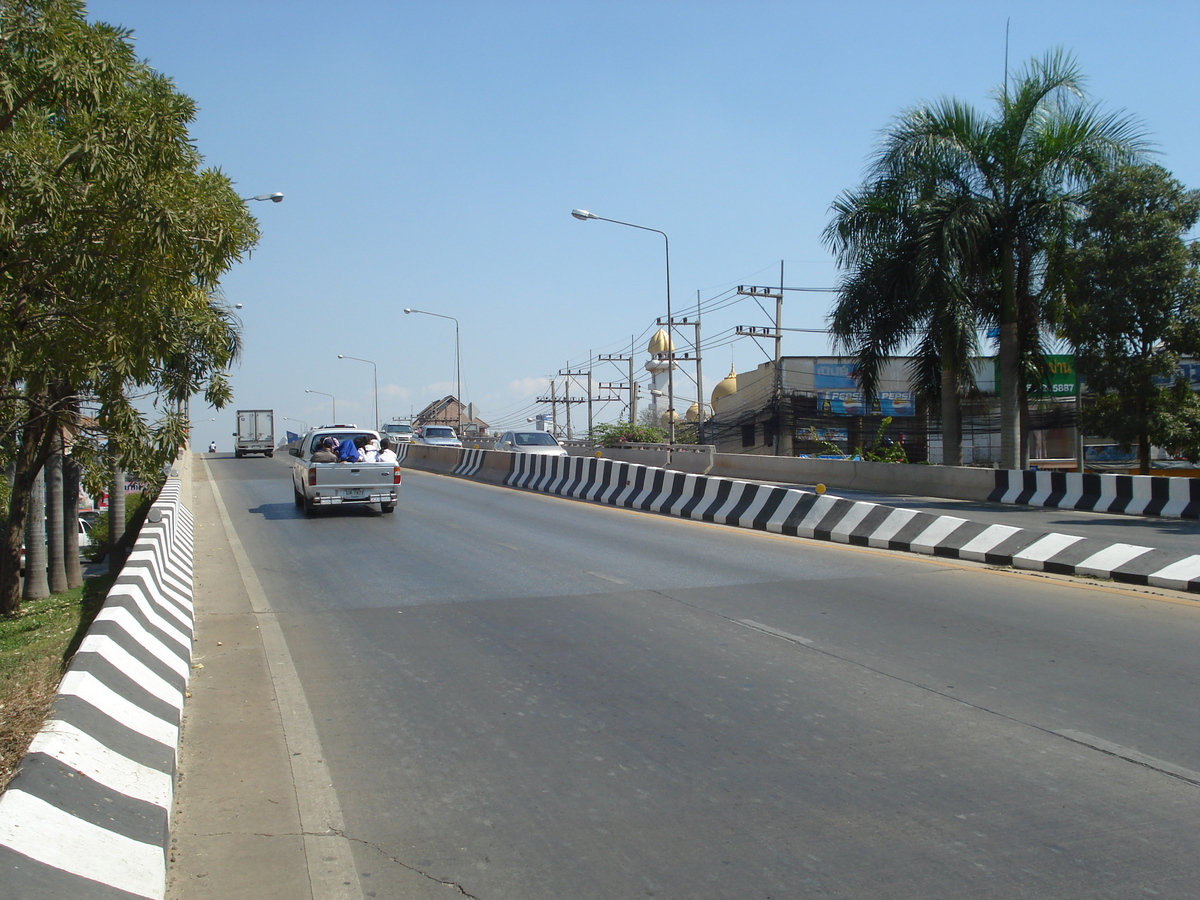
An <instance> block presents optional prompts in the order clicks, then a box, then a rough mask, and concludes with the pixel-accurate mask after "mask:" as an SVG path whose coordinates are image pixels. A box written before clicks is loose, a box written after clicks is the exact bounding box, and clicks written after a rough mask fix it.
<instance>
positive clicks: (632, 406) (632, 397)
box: [596, 353, 637, 425]
mask: <svg viewBox="0 0 1200 900" xmlns="http://www.w3.org/2000/svg"><path fill="white" fill-rule="evenodd" d="M596 360H597V361H598V362H628V363H629V384H620V383H619V382H604V381H602V382H600V384H599V388H600V390H602V391H623V390H626V389H628V390H629V423H630V424H631V425H636V424H637V384H636V383H635V382H634V380H633V354H632V353H631V354H629V356H625V355H624V354H622V353H611V354H609V353H604V354H601V355H600V356H597V357H596ZM599 399H600V402H601V403H605V402H607V401H609V400H620V399H621V398H620V397H601V398H599Z"/></svg>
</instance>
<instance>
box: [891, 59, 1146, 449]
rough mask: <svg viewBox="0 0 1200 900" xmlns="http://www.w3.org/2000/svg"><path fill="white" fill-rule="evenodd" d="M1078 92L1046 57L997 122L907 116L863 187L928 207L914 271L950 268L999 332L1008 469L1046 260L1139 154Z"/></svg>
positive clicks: (1002, 102) (965, 114) (922, 112)
mask: <svg viewBox="0 0 1200 900" xmlns="http://www.w3.org/2000/svg"><path fill="white" fill-rule="evenodd" d="M1082 83H1083V79H1082V77H1081V75H1080V72H1079V70H1078V68H1077V66H1076V64H1075V62H1074V60H1073V58H1072V57H1071V56H1070V55H1069V54H1065V53H1063V52H1062V51H1052V52H1050V53H1048V54H1047V55H1046V56H1045V57H1044V58H1042V59H1040V60H1034V61H1032V62H1031V63H1030V64H1029V65H1028V66H1027V67H1026V69H1025V71H1024V72H1022V73H1021V74H1020V75H1018V76H1017V77H1016V78H1015V80H1014V83H1013V86H1012V88H1011V89H1010V88H1009V86H1008V85H1007V84H1006V85H1005V87H1004V89H1003V90H1002V91H1000V92H998V93H997V95H996V100H997V106H998V109H997V112H996V115H995V116H993V117H986V116H981V115H980V114H979V113H977V112H976V111H975V110H974V109H972V108H971V107H969V106H967V105H965V104H963V103H960V102H958V101H955V100H951V99H947V100H942V101H940V102H938V103H935V104H933V105H929V106H922V107H917V108H915V109H912V110H910V111H908V112H906V113H904V114H903V115H901V116H900V118H899V119H898V120H897V121H896V123H895V124H894V125H893V126H892V127H891V128H890V129H889V130H888V132H887V133H886V134H885V137H884V141H883V144H882V146H881V148H880V150H879V153H878V155H877V156H876V159H875V161H874V163H873V165H872V166H871V168H870V170H869V174H868V183H873V184H876V185H890V186H902V188H903V190H902V191H901V196H917V197H922V196H923V197H924V198H926V199H929V198H932V199H933V202H930V203H927V204H926V207H925V209H924V210H923V211H922V213H921V214H919V215H917V216H915V217H914V221H915V222H916V225H917V227H918V230H919V233H918V235H917V240H916V244H917V247H918V248H919V249H918V251H917V253H918V256H919V264H920V265H921V266H926V267H927V266H931V265H939V264H943V265H950V266H952V267H953V268H955V269H956V270H957V271H956V272H950V273H947V276H946V281H947V282H950V281H955V280H957V279H958V278H959V277H960V276H961V275H963V274H967V273H969V274H971V275H972V276H973V278H972V280H973V282H974V290H975V291H976V294H975V296H974V297H973V302H974V304H975V306H976V309H977V312H978V313H979V317H980V320H981V321H989V320H990V321H991V322H992V323H994V324H995V325H996V326H998V329H999V342H1000V343H999V354H998V355H999V364H1000V366H999V367H1000V420H1001V421H1000V429H1001V436H1000V455H1001V465H1002V466H1004V467H1005V468H1019V467H1022V466H1023V464H1024V462H1025V459H1026V453H1027V451H1026V450H1025V442H1024V440H1023V437H1024V429H1023V425H1022V415H1021V411H1022V408H1023V406H1024V394H1025V377H1024V374H1023V368H1024V367H1025V366H1026V365H1027V364H1028V363H1029V362H1030V361H1031V360H1036V359H1037V358H1038V357H1039V355H1040V350H1039V340H1040V337H1041V336H1042V334H1043V333H1044V331H1045V328H1044V321H1043V320H1044V315H1043V311H1044V309H1045V307H1046V305H1047V304H1048V302H1049V300H1050V298H1051V297H1052V296H1054V295H1055V294H1057V293H1058V292H1059V291H1060V290H1061V288H1062V282H1061V279H1060V278H1059V276H1058V273H1057V272H1055V271H1054V269H1053V267H1052V266H1051V265H1050V260H1051V259H1052V258H1053V254H1052V253H1051V250H1052V249H1053V248H1055V247H1056V246H1058V245H1059V244H1061V242H1062V241H1063V240H1065V239H1066V234H1067V231H1068V229H1069V227H1070V225H1071V223H1072V222H1073V221H1074V220H1075V219H1076V218H1077V217H1078V215H1079V211H1080V208H1081V201H1082V198H1083V195H1084V192H1085V190H1086V188H1087V187H1088V185H1090V184H1091V183H1092V182H1093V181H1094V180H1095V179H1096V178H1097V177H1099V176H1100V175H1101V174H1102V173H1103V172H1104V171H1105V170H1107V169H1108V168H1109V167H1111V166H1112V165H1114V164H1117V163H1125V162H1133V161H1136V160H1138V159H1140V155H1141V154H1142V153H1143V151H1144V150H1145V148H1146V143H1145V141H1144V139H1143V138H1142V136H1141V134H1140V133H1139V132H1138V130H1137V128H1136V127H1135V125H1134V123H1133V122H1132V120H1130V119H1128V118H1126V117H1124V116H1120V115H1114V114H1104V113H1102V112H1101V111H1100V110H1099V109H1098V108H1097V107H1096V106H1095V105H1093V104H1090V103H1087V102H1086V101H1085V99H1084V94H1083V91H1082ZM912 185H920V186H921V190H920V191H914V190H913V189H912V187H911V186H912ZM893 189H895V188H893ZM938 253H942V254H943V255H942V256H941V258H940V260H939V259H938V258H937V254H938ZM961 287H962V289H963V290H966V289H968V285H967V284H966V283H963V284H961Z"/></svg>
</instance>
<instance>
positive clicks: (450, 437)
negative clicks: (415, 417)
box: [416, 425, 462, 447]
mask: <svg viewBox="0 0 1200 900" xmlns="http://www.w3.org/2000/svg"><path fill="white" fill-rule="evenodd" d="M416 443H418V444H425V445H426V446H429V447H461V446H462V441H460V440H459V439H458V435H457V434H455V433H454V429H453V428H451V427H450V426H449V425H422V426H421V428H420V430H419V431H417V437H416Z"/></svg>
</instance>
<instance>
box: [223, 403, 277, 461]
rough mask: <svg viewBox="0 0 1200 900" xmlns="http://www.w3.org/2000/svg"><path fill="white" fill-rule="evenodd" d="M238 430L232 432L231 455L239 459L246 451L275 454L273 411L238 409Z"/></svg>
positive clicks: (267, 454)
mask: <svg viewBox="0 0 1200 900" xmlns="http://www.w3.org/2000/svg"><path fill="white" fill-rule="evenodd" d="M237 427H238V430H237V431H235V432H234V433H233V438H234V441H233V455H234V456H235V457H236V458H237V459H241V458H242V457H243V456H245V455H246V454H247V453H261V454H263V455H264V456H274V455H275V411H274V410H272V409H239V410H238V411H237Z"/></svg>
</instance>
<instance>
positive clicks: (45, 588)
mask: <svg viewBox="0 0 1200 900" xmlns="http://www.w3.org/2000/svg"><path fill="white" fill-rule="evenodd" d="M49 596H50V585H49V583H48V582H47V581H46V479H45V473H44V472H43V471H42V470H41V469H39V470H38V474H37V477H36V478H34V479H33V484H32V485H30V490H29V509H28V510H26V513H25V586H24V588H23V590H22V591H21V598H22V599H24V600H41V599H42V598H43V597H49Z"/></svg>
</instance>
